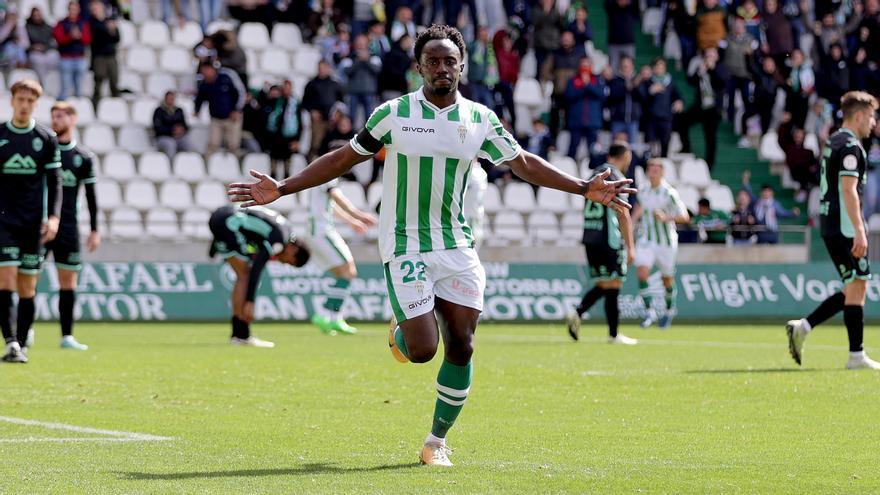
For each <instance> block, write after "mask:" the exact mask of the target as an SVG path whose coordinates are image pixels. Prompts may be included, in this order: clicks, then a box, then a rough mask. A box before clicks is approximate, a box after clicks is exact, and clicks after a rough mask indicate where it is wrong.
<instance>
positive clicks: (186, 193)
mask: <svg viewBox="0 0 880 495" xmlns="http://www.w3.org/2000/svg"><path fill="white" fill-rule="evenodd" d="M159 204H161V205H162V206H166V207H168V208H172V209H174V210H177V211H184V210H186V209H187V208H190V207H192V205H193V198H192V190H191V189H190V187H189V184H187V183H186V182H184V181H182V180H169V181H166V182H163V183H162V185H161V186H160V188H159Z"/></svg>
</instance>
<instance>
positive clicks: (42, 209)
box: [0, 120, 61, 227]
mask: <svg viewBox="0 0 880 495" xmlns="http://www.w3.org/2000/svg"><path fill="white" fill-rule="evenodd" d="M60 166H61V157H60V154H59V150H58V142H57V141H56V140H55V133H53V132H52V131H50V130H49V129H47V128H45V127H43V126H41V125H38V124H37V123H36V122H35V121H34V120H31V122H30V124H29V125H28V126H27V127H25V128H23V129H20V128H18V127H15V126H14V125H12V121H8V122H6V123H5V124H3V125H0V223H2V224H5V225H10V226H16V227H29V226H34V225H37V224H39V223H40V222H41V221H42V220H43V219H44V218H45V217H46V215H47V214H48V211H47V204H46V202H47V199H48V194H47V191H46V181H45V175H46V171H47V170H51V169H55V168H58V167H60Z"/></svg>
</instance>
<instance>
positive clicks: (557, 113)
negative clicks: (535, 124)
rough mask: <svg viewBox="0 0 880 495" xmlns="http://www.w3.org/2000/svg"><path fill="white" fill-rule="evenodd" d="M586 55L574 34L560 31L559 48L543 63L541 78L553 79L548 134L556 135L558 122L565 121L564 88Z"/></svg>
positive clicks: (545, 79)
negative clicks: (576, 41)
mask: <svg viewBox="0 0 880 495" xmlns="http://www.w3.org/2000/svg"><path fill="white" fill-rule="evenodd" d="M584 56H586V53H585V52H584V48H583V45H580V46H579V45H577V44H576V43H575V39H574V34H572V33H571V32H570V31H566V32H564V33H562V38H561V46H560V47H559V50H556V51H555V52H553V54H552V55H551V56H550V57H549V58H548V59H547V62H546V63H545V64H544V67H543V73H542V74H541V79H542V80H544V81H553V94H552V95H551V97H550V134H552V135H554V136H556V135H557V134H558V132H559V123H560V122H565V121H566V115H567V114H568V111H567V109H566V107H567V106H568V100H567V99H566V97H565V90H566V88H567V87H568V81H570V80H571V78H573V77H574V76H575V75H576V74H577V72H578V68H579V67H580V64H581V57H584Z"/></svg>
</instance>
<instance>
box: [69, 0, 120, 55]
mask: <svg viewBox="0 0 880 495" xmlns="http://www.w3.org/2000/svg"><path fill="white" fill-rule="evenodd" d="M62 1H65V3H66V0H62ZM64 15H65V16H66V15H67V13H66V11H65V14H64ZM116 25H117V26H118V29H119V47H120V48H128V47H130V46H133V45H134V44H135V43H137V27H135V25H134V23H132V22H131V21H126V20H124V19H120V20H119V21H117V23H116Z"/></svg>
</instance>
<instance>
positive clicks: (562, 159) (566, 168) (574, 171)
mask: <svg viewBox="0 0 880 495" xmlns="http://www.w3.org/2000/svg"><path fill="white" fill-rule="evenodd" d="M550 163H552V164H553V166H554V167H556V168H558V169H559V170H562V171H563V172H565V173H567V174H568V175H571V176H573V177H578V176H579V175H580V171H579V170H578V166H577V162H575V161H574V160H573V159H571V158H570V157H568V156H564V155H563V156H558V157H555V158H553V161H552V162H550Z"/></svg>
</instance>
